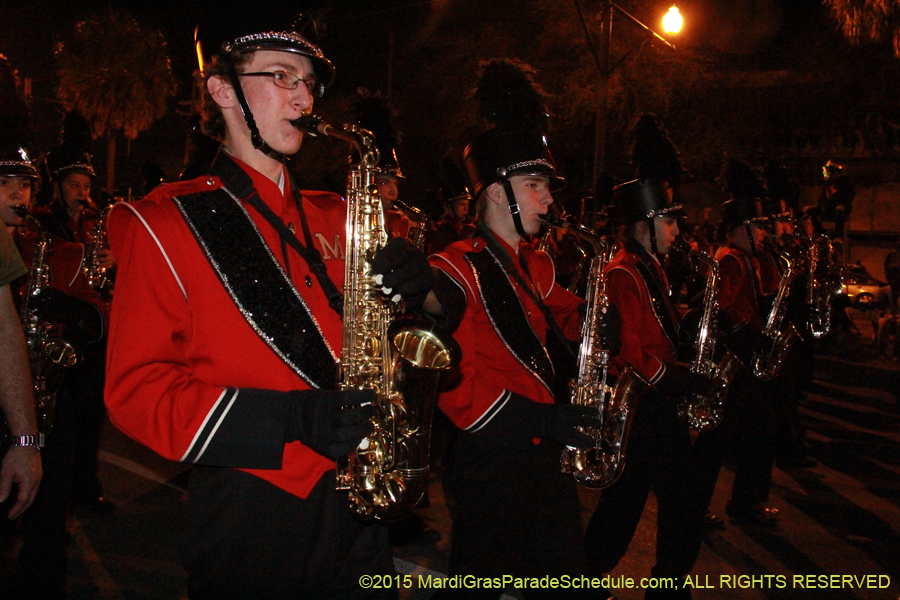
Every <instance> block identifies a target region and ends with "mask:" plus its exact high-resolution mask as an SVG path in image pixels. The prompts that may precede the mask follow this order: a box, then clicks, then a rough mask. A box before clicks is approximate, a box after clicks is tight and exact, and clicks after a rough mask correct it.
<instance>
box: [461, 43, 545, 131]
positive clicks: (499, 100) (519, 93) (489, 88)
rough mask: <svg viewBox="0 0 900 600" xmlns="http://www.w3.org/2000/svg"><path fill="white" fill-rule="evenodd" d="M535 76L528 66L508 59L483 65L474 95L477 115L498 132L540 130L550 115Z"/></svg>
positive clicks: (496, 60)
mask: <svg viewBox="0 0 900 600" xmlns="http://www.w3.org/2000/svg"><path fill="white" fill-rule="evenodd" d="M534 73H535V71H534V69H532V68H531V67H529V66H528V65H526V64H523V63H520V62H517V61H513V60H508V59H494V60H491V61H488V62H486V63H482V64H481V76H480V77H479V79H478V85H477V86H476V88H475V92H474V94H473V96H474V97H475V101H476V102H477V103H478V114H479V115H480V116H481V117H482V118H484V119H486V120H488V121H489V122H491V123H493V124H494V125H495V126H496V127H497V128H498V129H543V128H544V126H545V125H546V123H547V121H548V119H549V115H548V114H547V109H546V108H545V106H544V97H545V94H544V92H543V90H541V88H540V87H539V86H538V85H537V84H536V83H535V82H534V80H533V79H532V77H533V75H534Z"/></svg>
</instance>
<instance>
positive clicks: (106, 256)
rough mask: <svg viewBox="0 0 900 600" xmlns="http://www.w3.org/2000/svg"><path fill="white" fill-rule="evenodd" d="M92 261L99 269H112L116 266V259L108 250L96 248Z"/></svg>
mask: <svg viewBox="0 0 900 600" xmlns="http://www.w3.org/2000/svg"><path fill="white" fill-rule="evenodd" d="M94 261H95V262H96V264H97V266H98V267H100V268H101V269H112V268H113V267H114V266H116V259H115V258H113V253H112V251H110V250H97V252H96V253H95V254H94Z"/></svg>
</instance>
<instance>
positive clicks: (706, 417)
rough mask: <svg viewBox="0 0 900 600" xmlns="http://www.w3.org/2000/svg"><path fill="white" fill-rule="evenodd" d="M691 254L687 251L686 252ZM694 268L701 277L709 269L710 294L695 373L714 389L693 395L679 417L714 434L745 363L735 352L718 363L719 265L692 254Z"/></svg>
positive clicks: (700, 328)
mask: <svg viewBox="0 0 900 600" xmlns="http://www.w3.org/2000/svg"><path fill="white" fill-rule="evenodd" d="M686 250H687V249H686ZM688 256H689V257H690V259H691V266H692V267H693V268H694V270H695V271H697V272H698V273H700V271H701V268H705V269H706V290H705V291H704V294H703V310H702V312H701V315H700V323H699V324H698V327H697V337H696V339H695V340H694V360H693V361H692V362H691V372H692V373H697V374H698V375H704V376H706V377H708V378H710V379H712V381H713V387H712V389H711V390H710V391H709V392H708V393H706V394H697V393H691V394H690V395H688V396H687V397H686V398H685V400H684V402H682V403H681V404H680V405H679V406H678V414H679V416H680V417H681V418H682V419H683V420H684V421H685V422H686V423H687V424H688V426H689V427H690V428H691V429H694V430H696V431H712V430H713V429H715V428H716V427H718V426H719V423H720V422H721V421H722V415H723V413H724V410H725V401H726V400H727V398H728V386H729V385H731V382H732V381H733V380H734V377H735V375H736V374H737V370H738V368H739V367H740V366H741V362H740V361H739V360H738V359H737V357H736V356H734V354H732V353H731V352H726V354H725V356H724V357H723V358H722V360H721V361H718V362H717V361H716V342H717V340H716V334H717V325H718V316H719V307H718V304H717V303H716V295H717V291H716V282H717V280H718V276H719V263H718V262H717V261H716V259H714V258H712V257H711V256H709V255H707V254H705V253H703V252H697V251H693V250H690V251H689V254H688Z"/></svg>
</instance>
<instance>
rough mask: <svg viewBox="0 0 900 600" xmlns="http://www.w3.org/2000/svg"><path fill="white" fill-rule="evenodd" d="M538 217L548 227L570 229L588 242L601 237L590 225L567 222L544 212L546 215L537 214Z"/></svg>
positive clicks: (597, 240) (596, 240)
mask: <svg viewBox="0 0 900 600" xmlns="http://www.w3.org/2000/svg"><path fill="white" fill-rule="evenodd" d="M538 218H539V219H540V220H541V221H543V222H544V223H546V224H547V225H549V226H550V227H556V228H558V229H564V230H566V231H570V232H572V233H574V234H575V235H577V236H579V237H581V238H584V239H586V240H587V241H589V242H593V243H597V242H599V241H600V240H601V239H603V236H602V235H598V234H597V232H595V231H594V230H593V229H591V228H590V227H586V226H584V225H580V224H578V223H569V222H568V221H566V220H565V219H563V218H561V217H557V216H556V215H551V214H546V215H538Z"/></svg>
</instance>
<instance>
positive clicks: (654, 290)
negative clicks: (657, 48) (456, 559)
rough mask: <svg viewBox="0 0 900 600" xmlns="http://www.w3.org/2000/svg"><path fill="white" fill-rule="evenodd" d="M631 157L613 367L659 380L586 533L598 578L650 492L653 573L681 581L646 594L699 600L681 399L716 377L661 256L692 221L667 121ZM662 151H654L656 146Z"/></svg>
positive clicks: (611, 279)
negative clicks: (681, 197)
mask: <svg viewBox="0 0 900 600" xmlns="http://www.w3.org/2000/svg"><path fill="white" fill-rule="evenodd" d="M632 137H633V139H634V148H633V150H632V161H633V162H634V163H635V164H636V166H637V171H638V172H637V175H638V179H637V180H636V181H632V182H630V183H627V184H624V185H623V186H621V187H620V188H619V189H618V190H617V191H618V193H619V194H620V198H621V200H620V201H617V204H618V205H624V206H621V208H622V210H623V211H624V214H623V215H622V216H623V217H624V220H625V230H624V235H623V238H624V245H623V246H622V247H621V248H620V249H619V250H618V252H617V253H616V255H615V256H614V257H613V259H612V261H610V264H609V265H608V266H607V268H606V273H607V281H608V288H609V302H610V305H611V306H614V307H616V309H617V310H618V312H619V314H620V315H621V320H622V327H621V334H620V338H621V349H620V351H619V352H618V353H617V355H616V356H614V357H613V367H614V369H616V368H617V369H616V370H617V371H618V373H621V372H622V370H623V369H624V367H625V366H628V367H630V368H631V369H633V370H634V371H636V372H637V373H638V374H639V375H640V376H642V377H643V378H644V380H645V381H646V382H648V383H649V384H650V389H649V390H648V391H646V393H644V394H643V395H641V396H640V397H638V398H635V399H634V400H633V406H632V408H631V410H632V411H634V414H633V416H632V423H631V433H630V437H629V441H628V446H627V449H626V450H625V451H624V453H625V454H627V461H626V462H625V466H624V470H623V472H622V474H621V476H620V478H619V479H618V481H616V482H615V483H614V484H613V485H612V486H611V487H610V488H608V489H607V490H605V491H604V492H603V495H602V497H601V498H600V502H599V503H598V505H597V508H596V510H595V512H594V514H593V515H592V517H591V519H590V522H589V523H588V526H587V529H586V531H585V545H586V548H587V555H588V562H589V565H590V568H591V575H592V576H595V577H596V576H601V575H602V574H604V573H608V572H609V571H611V570H612V569H613V568H615V566H616V565H617V564H618V563H619V561H620V560H621V558H622V557H623V556H624V555H625V552H626V550H627V549H628V545H629V543H630V542H631V539H632V537H633V536H634V532H635V530H636V528H637V525H638V522H639V521H640V517H641V514H642V513H643V511H644V505H645V503H646V501H647V498H648V495H649V493H650V491H651V489H652V490H653V491H654V492H655V495H656V498H657V501H658V506H659V512H658V518H657V533H656V564H655V566H654V567H653V569H652V571H651V575H652V576H653V577H665V578H672V579H674V580H675V581H677V582H678V584H677V586H676V587H673V588H669V589H663V588H659V589H647V591H646V593H645V596H644V597H645V598H647V599H651V598H690V597H691V593H690V589H689V588H684V587H683V585H682V583H683V581H684V578H685V576H686V575H687V574H688V573H689V572H690V570H691V568H692V567H693V564H694V561H695V560H696V557H697V554H698V552H699V550H700V518H699V512H698V510H697V509H696V507H695V503H694V502H693V501H692V495H691V492H692V490H691V486H692V481H691V479H690V474H691V442H690V432H689V429H688V426H687V424H686V423H685V422H683V421H681V420H680V419H679V417H678V402H679V400H680V399H681V397H682V395H686V394H688V393H689V392H696V393H700V394H703V393H705V392H708V391H709V390H710V389H711V387H712V386H711V381H710V380H709V379H708V378H706V377H704V376H702V375H698V374H694V373H692V372H691V371H690V370H689V368H688V367H687V366H686V365H685V364H684V363H680V362H679V357H678V335H679V334H678V330H679V326H680V318H679V315H678V312H677V311H676V309H675V307H674V306H673V304H672V302H671V301H670V299H669V298H670V296H669V283H668V279H667V277H666V274H665V271H664V270H663V267H662V264H661V262H660V261H661V260H662V257H664V256H666V255H667V254H668V253H669V251H670V250H671V249H672V246H673V244H674V242H675V240H676V236H677V235H678V232H679V230H678V219H679V218H680V217H682V216H684V214H685V213H684V211H683V208H682V205H681V204H680V203H678V202H677V200H676V198H677V190H678V183H679V180H680V177H681V175H682V173H683V171H682V169H681V165H680V162H679V161H678V157H677V151H676V150H675V148H674V146H673V145H672V143H671V141H670V140H669V138H668V136H667V135H666V133H665V130H664V129H663V127H662V124H661V123H660V122H659V120H658V119H657V118H656V117H655V116H654V115H650V114H646V115H643V116H641V117H640V118H639V119H638V121H637V122H636V124H635V127H634V128H633V130H632ZM648 146H650V147H653V148H655V150H653V151H649V152H648V151H647V147H648Z"/></svg>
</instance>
